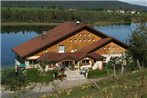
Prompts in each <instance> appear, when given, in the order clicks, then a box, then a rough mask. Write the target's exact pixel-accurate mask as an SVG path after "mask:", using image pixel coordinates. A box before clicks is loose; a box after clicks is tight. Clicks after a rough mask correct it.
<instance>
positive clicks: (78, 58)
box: [12, 22, 128, 69]
mask: <svg viewBox="0 0 147 98" xmlns="http://www.w3.org/2000/svg"><path fill="white" fill-rule="evenodd" d="M127 49H128V46H127V45H126V44H125V43H123V42H121V41H119V40H117V39H115V38H113V37H110V36H108V35H106V34H104V33H102V32H100V31H97V30H95V29H94V28H92V27H90V26H88V25H86V24H83V23H80V22H65V23H62V24H60V25H59V26H57V27H55V28H53V29H51V30H49V31H47V33H46V34H42V35H40V36H37V37H35V38H32V39H31V40H29V41H27V42H25V43H22V44H20V45H18V46H16V47H14V48H13V49H12V50H13V51H14V52H15V54H16V58H15V63H16V65H17V66H19V65H21V64H25V65H26V67H27V68H29V67H32V66H39V65H40V64H42V63H43V62H48V63H47V66H46V67H47V68H50V69H53V68H54V67H56V66H63V65H64V66H67V67H70V65H72V64H73V65H74V66H75V67H77V68H79V67H81V66H85V67H86V66H87V67H90V68H93V69H96V68H99V69H102V64H103V62H108V61H109V60H110V58H111V57H114V56H121V55H122V53H124V52H125V51H126V50H127Z"/></svg>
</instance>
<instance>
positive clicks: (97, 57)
mask: <svg viewBox="0 0 147 98" xmlns="http://www.w3.org/2000/svg"><path fill="white" fill-rule="evenodd" d="M88 57H90V58H93V59H94V60H103V59H104V58H105V57H103V56H101V55H100V54H97V53H95V52H92V53H89V54H88Z"/></svg>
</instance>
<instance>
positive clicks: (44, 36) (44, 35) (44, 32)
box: [42, 31, 47, 39]
mask: <svg viewBox="0 0 147 98" xmlns="http://www.w3.org/2000/svg"><path fill="white" fill-rule="evenodd" d="M46 34H47V32H46V31H43V32H42V39H44V38H46V36H47V35H46Z"/></svg>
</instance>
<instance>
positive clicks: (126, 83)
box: [40, 69, 147, 98]
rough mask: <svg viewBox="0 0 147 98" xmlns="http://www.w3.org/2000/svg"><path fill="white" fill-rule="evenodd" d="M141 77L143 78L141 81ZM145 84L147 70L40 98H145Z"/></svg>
mask: <svg viewBox="0 0 147 98" xmlns="http://www.w3.org/2000/svg"><path fill="white" fill-rule="evenodd" d="M142 76H144V77H143V80H142ZM142 81H143V83H142ZM146 83H147V69H145V70H143V71H141V72H139V71H137V72H133V73H126V74H124V75H119V76H117V77H108V78H106V79H103V80H101V81H97V82H96V84H94V83H91V84H85V85H82V86H79V87H74V88H70V89H66V90H59V91H58V92H55V93H51V94H48V95H43V96H41V97H40V98H147V84H146ZM96 96H97V97H96Z"/></svg>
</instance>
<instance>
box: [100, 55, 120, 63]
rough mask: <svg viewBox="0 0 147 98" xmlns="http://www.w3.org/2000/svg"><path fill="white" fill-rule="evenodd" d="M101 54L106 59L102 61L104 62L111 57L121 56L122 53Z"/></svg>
mask: <svg viewBox="0 0 147 98" xmlns="http://www.w3.org/2000/svg"><path fill="white" fill-rule="evenodd" d="M101 55H102V56H104V57H106V60H105V61H104V62H105V63H107V62H108V61H110V58H111V57H121V56H122V54H101Z"/></svg>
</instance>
